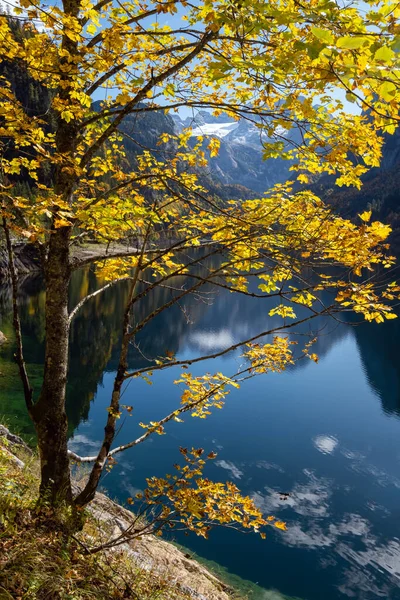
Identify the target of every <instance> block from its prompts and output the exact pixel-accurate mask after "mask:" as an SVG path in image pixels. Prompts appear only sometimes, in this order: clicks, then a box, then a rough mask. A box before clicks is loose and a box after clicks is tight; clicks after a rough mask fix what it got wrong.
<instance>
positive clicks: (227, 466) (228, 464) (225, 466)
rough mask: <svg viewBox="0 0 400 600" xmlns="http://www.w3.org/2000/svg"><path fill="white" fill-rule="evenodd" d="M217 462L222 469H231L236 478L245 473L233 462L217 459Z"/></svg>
mask: <svg viewBox="0 0 400 600" xmlns="http://www.w3.org/2000/svg"><path fill="white" fill-rule="evenodd" d="M215 464H216V465H217V467H221V469H226V470H227V471H230V472H231V474H232V476H233V477H235V479H240V478H241V477H242V475H243V471H241V470H240V469H238V467H237V466H236V465H234V464H233V462H230V461H226V460H217V462H216V463H215Z"/></svg>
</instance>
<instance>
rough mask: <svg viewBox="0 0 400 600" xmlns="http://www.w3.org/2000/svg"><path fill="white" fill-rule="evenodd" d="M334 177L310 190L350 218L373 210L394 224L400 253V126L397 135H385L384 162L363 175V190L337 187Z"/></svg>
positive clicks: (392, 238) (396, 248) (395, 243)
mask: <svg viewBox="0 0 400 600" xmlns="http://www.w3.org/2000/svg"><path fill="white" fill-rule="evenodd" d="M334 179H335V178H334V177H333V176H323V177H321V178H319V179H318V180H317V181H316V182H314V183H313V184H312V185H311V189H312V191H313V192H314V193H315V194H317V195H318V196H320V197H321V198H323V199H324V200H325V201H326V202H329V203H330V204H332V206H333V207H334V209H335V211H337V212H339V213H340V214H341V215H343V216H344V217H347V218H350V219H354V218H356V217H357V215H358V214H359V213H361V212H363V211H364V210H370V209H372V216H373V218H374V219H379V220H381V221H383V222H384V223H387V224H388V225H390V226H391V227H392V229H393V232H392V234H391V235H390V238H389V242H390V244H391V247H392V249H393V251H394V252H396V253H400V128H399V129H398V130H397V131H396V133H395V134H394V135H386V136H385V142H384V146H383V151H382V159H381V164H380V166H379V167H374V168H373V169H370V170H369V171H368V173H366V174H365V175H363V177H362V182H363V185H362V187H361V189H360V190H357V189H356V188H354V187H351V188H347V187H343V188H338V187H337V186H335V185H334Z"/></svg>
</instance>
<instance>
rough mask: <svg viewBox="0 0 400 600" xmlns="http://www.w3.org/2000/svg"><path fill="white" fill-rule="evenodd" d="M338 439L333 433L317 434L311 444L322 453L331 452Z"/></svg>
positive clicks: (334, 448)
mask: <svg viewBox="0 0 400 600" xmlns="http://www.w3.org/2000/svg"><path fill="white" fill-rule="evenodd" d="M338 443H339V442H338V440H337V438H335V437H334V436H333V435H317V437H315V438H314V439H313V444H314V446H315V447H316V449H317V450H319V451H320V452H322V454H333V453H334V451H335V450H336V447H337V445H338Z"/></svg>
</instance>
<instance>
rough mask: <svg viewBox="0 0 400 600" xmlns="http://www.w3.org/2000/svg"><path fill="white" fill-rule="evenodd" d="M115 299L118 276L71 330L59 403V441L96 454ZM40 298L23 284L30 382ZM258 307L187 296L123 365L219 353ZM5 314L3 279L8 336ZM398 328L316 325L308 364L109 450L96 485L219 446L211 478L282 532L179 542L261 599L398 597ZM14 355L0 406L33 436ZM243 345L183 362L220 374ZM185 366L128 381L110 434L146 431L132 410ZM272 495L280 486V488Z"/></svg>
mask: <svg viewBox="0 0 400 600" xmlns="http://www.w3.org/2000/svg"><path fill="white" fill-rule="evenodd" d="M95 286H96V281H95V277H94V275H93V274H92V273H90V272H82V273H77V274H76V275H75V277H74V280H73V282H72V286H71V305H74V304H75V303H76V302H77V300H78V299H79V298H80V297H82V295H83V294H85V293H87V292H88V291H90V290H91V289H94V287H95ZM163 294H168V292H167V291H158V293H157V295H153V296H151V297H148V298H147V299H146V302H145V303H144V304H143V305H141V306H140V307H139V313H138V315H137V316H138V317H139V316H143V315H144V314H147V312H148V311H149V310H151V309H152V307H154V306H155V305H158V304H159V303H160V302H162V301H163V300H165V297H164V296H163ZM125 297H126V287H124V286H123V285H121V286H119V287H118V288H115V289H111V290H109V291H107V292H105V293H104V294H103V295H101V296H98V297H97V298H96V299H94V301H93V302H91V303H88V304H87V305H85V307H84V308H83V309H82V311H81V312H80V313H79V314H78V316H77V317H76V320H75V322H74V324H73V327H72V332H71V359H70V385H69V389H68V414H69V419H70V435H71V438H70V447H71V449H73V450H74V451H77V452H78V453H84V454H93V453H94V452H95V450H96V448H97V447H98V445H99V442H100V440H101V439H102V434H103V427H104V419H105V415H106V407H107V405H108V403H109V399H110V390H111V388H112V384H113V378H114V372H115V369H116V365H117V359H118V342H119V329H120V318H121V307H122V306H123V301H124V298H125ZM100 298H101V299H100ZM43 302H44V292H43V288H42V283H41V281H40V279H37V280H28V281H27V282H25V283H24V284H23V285H22V289H21V315H22V323H23V330H24V339H25V344H26V355H27V361H28V364H29V369H30V372H31V374H32V378H33V382H34V384H36V385H39V382H40V372H41V365H42V362H43V341H44V329H43ZM268 310H269V308H268V304H267V303H266V302H265V301H262V300H261V301H260V300H254V299H251V298H247V297H243V296H236V295H235V296H234V295H232V294H230V293H229V292H226V293H225V291H224V290H222V291H221V293H219V294H217V295H215V296H214V297H213V298H212V300H211V299H210V300H209V301H207V302H205V301H199V300H196V299H193V298H192V299H189V300H187V301H186V302H183V303H181V305H180V306H179V307H177V306H176V307H174V308H173V309H172V310H170V311H168V313H167V312H166V313H164V314H162V315H160V316H159V317H157V318H156V319H155V320H154V321H153V322H152V323H151V325H150V326H149V327H148V328H146V331H145V332H144V333H143V335H142V336H140V337H139V338H138V340H137V342H138V346H139V350H138V349H137V348H132V352H131V355H130V367H131V368H136V367H139V366H144V365H146V364H148V362H147V361H148V359H150V360H151V359H154V358H155V357H156V356H157V355H158V354H160V353H165V351H166V350H168V351H170V352H173V353H174V354H175V355H176V356H177V357H179V358H185V359H186V358H190V357H195V356H197V355H199V354H200V353H203V354H204V353H212V352H215V351H217V350H219V349H222V348H224V347H225V346H227V345H229V344H232V343H234V342H237V341H239V340H241V339H243V338H246V337H250V336H251V335H252V334H253V333H256V332H257V331H259V330H265V329H267V328H268V327H269V325H270V324H271V318H270V317H268ZM9 311H10V303H9V297H8V294H7V290H4V293H3V294H2V295H0V312H1V320H0V330H2V331H4V332H5V333H6V335H8V336H9V337H10V338H11V337H12V334H11V317H10V312H9ZM321 326H322V324H321V323H319V324H318V328H319V327H321ZM313 327H317V326H316V325H315V326H314V325H313ZM310 328H311V325H305V326H304V328H303V330H302V331H301V332H300V333H309V331H310ZM399 334H400V325H399V324H398V323H397V321H391V322H388V323H387V324H384V325H370V324H363V325H358V326H354V325H351V324H348V325H344V324H341V325H338V324H337V323H335V322H327V323H325V328H324V329H323V330H322V332H321V336H320V338H319V341H318V342H317V344H316V346H315V348H314V351H315V352H317V354H318V355H319V357H320V360H319V364H318V365H317V364H315V363H314V362H311V361H309V360H306V359H304V360H301V361H299V362H298V363H296V365H295V366H294V367H292V368H290V369H289V370H288V371H286V372H285V373H283V374H267V375H263V376H259V377H256V378H254V379H251V380H249V381H247V382H245V383H244V384H243V386H242V387H241V389H239V390H234V391H232V392H231V394H230V395H229V396H228V399H227V402H226V406H225V407H224V409H223V410H221V411H218V410H217V411H215V412H214V413H213V414H212V415H211V416H210V417H209V418H208V419H205V420H200V419H195V418H191V417H190V416H187V417H185V418H184V420H185V422H184V423H182V424H178V423H172V424H170V425H168V426H167V430H166V435H163V436H155V437H153V438H151V439H149V440H148V441H147V442H145V443H144V444H142V445H140V446H138V447H136V448H134V449H132V450H129V451H127V452H126V453H124V454H122V455H119V458H118V465H117V466H116V467H115V468H114V469H113V470H112V471H111V472H110V473H108V474H106V475H105V477H104V478H103V480H102V487H103V488H105V489H107V490H108V492H109V493H110V494H111V496H112V497H115V498H116V499H118V500H119V501H121V502H124V501H126V498H127V497H129V496H132V495H134V494H135V493H136V492H138V491H140V490H142V489H143V488H144V487H145V485H146V484H145V478H146V477H147V476H149V475H158V476H162V475H164V474H165V473H167V472H171V471H172V470H173V468H172V465H173V463H175V462H177V461H179V456H180V455H179V451H178V448H179V446H195V447H199V446H201V447H203V448H205V450H207V451H211V450H215V451H216V452H218V457H217V459H216V460H215V461H214V462H212V463H211V464H210V465H209V466H208V467H207V470H206V475H207V476H209V477H210V478H213V479H215V480H221V481H226V480H231V481H234V482H235V483H236V484H237V485H238V486H239V487H240V488H241V490H242V491H243V492H245V493H246V494H250V495H252V496H253V497H254V498H255V499H256V501H257V503H258V505H259V506H260V507H262V509H263V510H264V511H265V514H267V515H269V514H273V515H275V516H277V517H279V518H280V519H282V520H284V521H285V522H286V523H287V531H286V532H283V531H278V530H272V528H271V530H270V531H269V534H268V536H267V539H266V540H265V541H263V540H261V539H260V538H259V537H257V536H255V535H241V534H239V533H237V532H233V531H227V530H218V531H213V532H211V534H210V539H209V540H208V541H205V540H202V539H200V538H195V537H194V536H193V535H190V536H188V537H186V536H183V535H182V536H181V537H179V538H177V541H179V542H180V543H183V544H184V545H185V546H187V547H188V548H190V549H192V550H194V551H195V552H197V553H198V554H199V555H201V556H204V557H205V558H207V559H210V560H214V561H216V562H218V563H220V564H221V565H223V566H224V567H226V568H227V569H228V570H229V571H230V572H232V573H235V574H237V575H239V576H241V577H243V578H245V579H249V580H251V581H253V582H257V583H258V584H259V586H261V587H262V588H265V589H266V590H268V591H269V592H268V594H269V595H268V594H266V595H265V596H264V597H265V598H269V597H271V598H272V597H273V598H277V599H279V598H284V597H286V596H288V597H291V598H292V597H296V598H300V599H302V600H321V599H324V600H339V599H345V598H356V599H363V600H364V599H365V600H369V599H371V600H372V599H373V598H379V597H382V598H391V599H397V598H399V599H400V588H399V581H400V393H399V390H400V363H399V350H398V344H399ZM293 339H295V337H293ZM301 339H302V338H301V336H300V341H301ZM12 352H13V348H12V343H11V342H10V343H9V344H7V345H6V346H4V347H2V349H1V350H0V373H1V374H2V376H1V377H0V416H1V417H3V418H6V419H7V420H8V422H9V423H10V426H14V427H15V428H17V429H19V431H22V433H24V434H25V435H29V434H30V433H31V431H32V429H31V425H30V423H29V421H28V419H27V417H26V415H25V412H24V407H23V400H22V394H21V390H20V385H19V382H18V379H17V373H16V369H15V365H14V364H13V363H12ZM239 354H240V352H239V351H238V352H236V353H234V354H232V355H228V356H225V357H221V358H218V359H215V360H213V361H209V362H208V363H207V364H204V363H203V364H199V365H197V366H196V368H194V367H191V371H192V372H193V373H198V374H201V373H204V372H206V371H210V372H216V371H222V372H223V373H224V374H227V375H230V374H231V373H234V372H235V371H236V370H237V368H238V364H239V363H240V360H241V359H240V358H239ZM180 372H181V371H180V370H178V369H174V370H166V371H163V372H158V373H154V375H153V385H151V386H149V385H148V384H147V383H145V382H144V381H142V380H136V379H135V380H134V381H131V383H130V384H129V386H128V387H127V389H126V391H125V393H124V399H123V402H124V403H126V404H129V405H133V407H134V410H133V413H132V414H133V416H132V418H130V417H129V418H126V419H125V420H124V422H123V426H122V428H121V430H120V432H119V434H118V438H117V443H122V442H128V441H130V440H131V439H133V438H134V437H136V436H137V435H139V434H140V433H142V432H143V430H142V429H141V428H140V427H139V426H138V423H139V422H140V421H143V422H148V421H149V420H159V419H160V418H162V417H163V416H164V415H165V414H167V412H168V411H169V410H170V409H171V408H174V407H175V406H177V404H178V403H179V390H178V389H177V387H176V386H174V385H173V380H174V379H176V378H177V376H178V375H179V373H180ZM280 492H288V493H289V494H290V495H289V496H288V498H287V499H286V500H285V499H283V498H282V497H281V494H280ZM271 590H276V591H277V594H276V596H273V595H271V594H270V591H271Z"/></svg>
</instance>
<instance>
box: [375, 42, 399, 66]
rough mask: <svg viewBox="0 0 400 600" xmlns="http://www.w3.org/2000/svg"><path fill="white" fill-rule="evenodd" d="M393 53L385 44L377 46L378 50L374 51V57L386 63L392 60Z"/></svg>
mask: <svg viewBox="0 0 400 600" xmlns="http://www.w3.org/2000/svg"><path fill="white" fill-rule="evenodd" d="M394 55H395V53H394V52H393V50H392V49H391V48H388V47H387V46H382V48H378V50H377V51H376V52H375V59H376V60H381V61H382V62H385V63H388V62H390V61H391V60H392V58H393V57H394Z"/></svg>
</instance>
